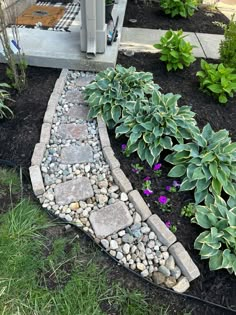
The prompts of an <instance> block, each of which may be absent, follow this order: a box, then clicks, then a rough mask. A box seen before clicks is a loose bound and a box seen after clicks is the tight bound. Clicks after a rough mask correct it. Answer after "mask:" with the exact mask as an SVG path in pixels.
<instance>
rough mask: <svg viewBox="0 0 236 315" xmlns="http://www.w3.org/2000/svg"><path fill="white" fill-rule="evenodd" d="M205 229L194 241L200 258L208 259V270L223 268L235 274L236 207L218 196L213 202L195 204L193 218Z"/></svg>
mask: <svg viewBox="0 0 236 315" xmlns="http://www.w3.org/2000/svg"><path fill="white" fill-rule="evenodd" d="M192 222H195V223H197V224H198V225H200V226H201V227H202V228H204V229H206V231H204V232H202V233H201V234H200V235H199V236H198V237H197V238H196V240H195V242H194V248H195V249H197V250H199V251H200V255H201V259H209V267H210V270H218V269H222V268H225V269H227V270H228V271H229V272H230V273H234V274H235V275H236V207H235V206H234V207H232V205H227V204H226V202H225V201H224V200H223V199H222V198H221V197H219V196H216V198H215V202H214V203H212V202H211V203H206V205H205V206H196V212H195V218H193V219H192Z"/></svg>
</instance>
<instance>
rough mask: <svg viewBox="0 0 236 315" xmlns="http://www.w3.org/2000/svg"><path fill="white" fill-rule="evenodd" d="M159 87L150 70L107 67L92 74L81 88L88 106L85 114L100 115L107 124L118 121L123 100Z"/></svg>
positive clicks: (143, 95) (123, 104) (136, 97)
mask: <svg viewBox="0 0 236 315" xmlns="http://www.w3.org/2000/svg"><path fill="white" fill-rule="evenodd" d="M154 87H155V88H159V87H158V85H155V84H154V83H153V75H152V74H151V73H150V72H136V69H135V68H134V67H130V68H128V69H126V68H124V67H122V66H121V65H117V66H116V67H115V69H113V68H107V69H106V70H104V71H101V72H99V73H98V74H97V75H96V78H95V80H94V81H93V82H92V83H90V84H88V85H87V86H86V88H85V90H84V91H83V95H84V98H85V100H87V101H88V103H89V106H90V111H89V117H90V118H95V117H97V116H98V115H101V116H103V118H104V121H105V122H106V124H107V126H108V127H109V128H114V127H115V126H116V125H117V124H118V123H119V121H120V118H121V115H122V111H123V108H124V106H125V104H126V101H135V100H136V99H143V98H145V97H148V95H149V96H150V95H151V93H152V91H153V89H154Z"/></svg>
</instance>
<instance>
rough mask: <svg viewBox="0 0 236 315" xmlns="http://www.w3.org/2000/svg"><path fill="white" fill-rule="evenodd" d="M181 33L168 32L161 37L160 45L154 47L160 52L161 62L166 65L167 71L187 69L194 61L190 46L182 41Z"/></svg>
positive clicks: (180, 31)
mask: <svg viewBox="0 0 236 315" xmlns="http://www.w3.org/2000/svg"><path fill="white" fill-rule="evenodd" d="M184 37H186V35H185V36H184V35H183V31H182V30H179V31H176V32H175V31H172V30H169V31H167V32H166V33H165V35H164V36H162V37H161V39H160V43H159V44H155V45H154V47H155V48H157V49H160V50H161V58H160V59H161V60H162V61H164V62H165V63H166V68H167V70H168V71H170V70H172V69H173V70H177V69H183V68H184V67H189V66H190V64H191V63H193V62H194V61H195V60H196V59H195V58H194V56H193V54H192V49H193V48H194V46H192V45H191V44H190V43H189V42H186V41H185V40H184Z"/></svg>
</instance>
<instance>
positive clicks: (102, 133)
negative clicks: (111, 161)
mask: <svg viewBox="0 0 236 315" xmlns="http://www.w3.org/2000/svg"><path fill="white" fill-rule="evenodd" d="M98 132H99V137H100V142H101V146H102V148H105V147H110V146H111V143H110V139H109V136H108V132H107V128H98Z"/></svg>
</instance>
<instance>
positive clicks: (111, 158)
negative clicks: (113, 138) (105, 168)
mask: <svg viewBox="0 0 236 315" xmlns="http://www.w3.org/2000/svg"><path fill="white" fill-rule="evenodd" d="M102 151H103V154H104V157H105V160H106V161H107V163H108V164H109V166H110V169H111V170H113V169H114V168H118V167H120V162H119V161H118V160H117V158H116V157H115V155H114V151H113V150H112V148H111V147H105V148H103V149H102Z"/></svg>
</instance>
